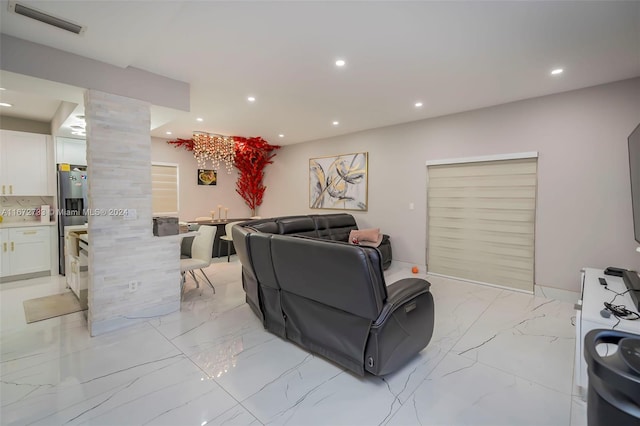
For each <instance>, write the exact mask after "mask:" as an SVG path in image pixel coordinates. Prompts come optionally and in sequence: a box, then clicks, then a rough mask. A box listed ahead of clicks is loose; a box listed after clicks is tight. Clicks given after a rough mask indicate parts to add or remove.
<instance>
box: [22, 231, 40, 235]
mask: <svg viewBox="0 0 640 426" xmlns="http://www.w3.org/2000/svg"><path fill="white" fill-rule="evenodd" d="M37 233H38V231H22V235H34V234H37Z"/></svg>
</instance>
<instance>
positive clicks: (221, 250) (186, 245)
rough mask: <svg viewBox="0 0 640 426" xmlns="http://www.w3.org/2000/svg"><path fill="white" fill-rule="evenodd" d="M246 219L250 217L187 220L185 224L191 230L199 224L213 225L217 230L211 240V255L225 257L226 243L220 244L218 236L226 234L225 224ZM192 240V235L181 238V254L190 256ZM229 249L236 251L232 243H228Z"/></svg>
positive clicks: (233, 252)
mask: <svg viewBox="0 0 640 426" xmlns="http://www.w3.org/2000/svg"><path fill="white" fill-rule="evenodd" d="M247 220H251V219H250V218H239V219H213V220H191V221H188V222H187V226H188V227H189V230H191V229H192V228H193V229H196V228H197V227H198V226H200V225H209V226H215V227H216V228H217V231H216V237H215V238H214V240H213V251H212V254H211V256H212V257H225V256H227V244H222V246H220V244H221V241H220V237H222V236H223V235H227V233H226V230H225V225H226V224H228V223H231V222H244V221H247ZM193 225H197V226H193ZM192 242H193V237H191V238H189V237H187V238H183V240H182V247H181V249H180V252H181V254H182V256H186V257H191V243H192ZM229 251H230V253H229V254H235V253H236V251H235V248H234V247H233V244H230V248H229Z"/></svg>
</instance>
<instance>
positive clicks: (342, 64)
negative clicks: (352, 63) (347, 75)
mask: <svg viewBox="0 0 640 426" xmlns="http://www.w3.org/2000/svg"><path fill="white" fill-rule="evenodd" d="M345 65H346V62H345V61H344V59H338V60H337V61H336V67H344V66H345Z"/></svg>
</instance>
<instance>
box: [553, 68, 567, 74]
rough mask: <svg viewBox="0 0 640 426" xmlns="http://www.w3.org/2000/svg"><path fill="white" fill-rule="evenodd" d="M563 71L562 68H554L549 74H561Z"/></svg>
mask: <svg viewBox="0 0 640 426" xmlns="http://www.w3.org/2000/svg"><path fill="white" fill-rule="evenodd" d="M563 72H564V70H563V69H562V68H556V69H555V70H553V71H551V75H558V74H562V73H563Z"/></svg>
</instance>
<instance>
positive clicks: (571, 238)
mask: <svg viewBox="0 0 640 426" xmlns="http://www.w3.org/2000/svg"><path fill="white" fill-rule="evenodd" d="M452 96H462V94H452ZM639 122H640V78H635V79H631V80H626V81H621V82H616V83H611V84H607V85H602V86H597V87H592V88H587V89H582V90H576V91H572V92H566V93H562V94H557V95H550V96H545V97H540V98H535V99H529V100H524V101H519V102H514V103H510V104H505V105H499V106H495V107H490V108H483V109H480V110H475V111H470V112H466V113H461V114H455V115H450V116H445V117H440V118H434V119H429V120H423V121H418V122H413V123H409V124H403V125H398V126H391V127H386V128H380V129H373V130H368V131H363V132H359V133H355V134H350V135H345V136H340V137H334V138H329V139H325V140H319V141H313V142H308V143H304V144H298V145H291V146H286V147H284V148H283V149H281V150H279V152H278V155H277V156H276V157H275V163H274V164H272V165H270V166H269V167H268V168H267V172H266V178H265V182H266V184H267V186H268V189H267V192H266V194H265V200H264V203H263V205H262V207H261V210H260V213H261V215H262V216H276V215H284V214H298V213H326V212H331V211H333V210H311V209H309V208H308V205H309V201H308V197H309V190H308V179H309V178H308V160H309V158H310V157H317V156H325V155H336V154H343V153H350V152H358V151H367V152H369V211H368V212H365V213H354V215H355V216H356V219H357V221H358V224H359V226H360V227H369V226H375V227H380V228H381V229H382V230H383V232H385V233H387V234H389V235H391V237H392V240H391V241H392V247H393V251H394V259H396V260H400V261H405V262H411V263H414V264H418V265H423V264H424V263H425V256H426V166H425V162H426V161H427V160H436V159H445V158H458V157H469V156H480V155H491V154H504V153H514V152H526V151H538V152H539V163H538V201H537V217H536V251H535V256H536V259H535V264H536V268H535V274H536V284H537V285H543V286H549V287H557V288H562V289H567V290H572V291H578V290H579V271H580V268H582V267H584V266H592V267H606V266H608V265H614V266H621V267H629V268H634V269H640V255H638V254H637V253H636V252H635V247H636V244H635V242H634V239H633V225H632V217H631V201H630V184H629V165H628V161H629V160H628V153H627V136H628V135H629V134H630V133H631V131H632V130H633V129H634V128H635V126H636V125H638V123H639ZM409 203H415V210H409Z"/></svg>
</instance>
